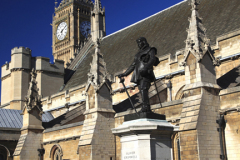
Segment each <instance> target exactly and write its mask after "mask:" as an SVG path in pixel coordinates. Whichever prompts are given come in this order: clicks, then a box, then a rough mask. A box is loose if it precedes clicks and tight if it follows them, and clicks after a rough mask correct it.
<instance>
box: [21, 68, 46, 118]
mask: <svg viewBox="0 0 240 160" xmlns="http://www.w3.org/2000/svg"><path fill="white" fill-rule="evenodd" d="M36 76H37V73H36V71H35V70H34V69H33V70H32V72H31V82H30V85H29V89H28V94H27V97H26V98H25V106H24V109H23V111H24V110H25V109H27V111H28V112H30V111H31V110H32V109H33V108H35V107H36V108H37V109H38V110H39V111H40V114H42V113H43V112H42V103H41V98H42V97H41V96H40V95H39V94H38V88H37V81H36Z"/></svg>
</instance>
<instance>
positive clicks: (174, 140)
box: [172, 133, 181, 160]
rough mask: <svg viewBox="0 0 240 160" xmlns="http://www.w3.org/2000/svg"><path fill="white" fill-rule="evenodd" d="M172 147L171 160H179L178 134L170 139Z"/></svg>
mask: <svg viewBox="0 0 240 160" xmlns="http://www.w3.org/2000/svg"><path fill="white" fill-rule="evenodd" d="M172 146H173V157H174V158H173V159H174V160H181V154H180V152H181V151H180V138H179V134H178V133H175V134H174V135H173V137H172Z"/></svg>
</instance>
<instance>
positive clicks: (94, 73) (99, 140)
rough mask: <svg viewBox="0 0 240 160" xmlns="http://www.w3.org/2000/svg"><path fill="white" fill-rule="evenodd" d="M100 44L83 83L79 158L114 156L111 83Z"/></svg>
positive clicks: (104, 159) (99, 159) (107, 157)
mask: <svg viewBox="0 0 240 160" xmlns="http://www.w3.org/2000/svg"><path fill="white" fill-rule="evenodd" d="M99 45H100V44H99V43H96V44H95V53H94V55H93V60H92V63H91V69H90V72H89V73H88V84H87V86H86V90H85V93H86V97H87V98H86V111H85V113H84V115H85V120H84V124H83V129H82V133H81V137H80V140H79V144H78V153H79V157H80V158H79V159H80V160H96V159H97V160H108V159H109V160H111V159H114V157H115V143H114V141H115V140H114V135H113V134H112V132H111V128H114V115H115V112H114V110H113V109H112V97H111V85H110V84H109V81H108V73H107V70H106V64H105V62H104V60H103V56H102V54H101V53H100V46H99Z"/></svg>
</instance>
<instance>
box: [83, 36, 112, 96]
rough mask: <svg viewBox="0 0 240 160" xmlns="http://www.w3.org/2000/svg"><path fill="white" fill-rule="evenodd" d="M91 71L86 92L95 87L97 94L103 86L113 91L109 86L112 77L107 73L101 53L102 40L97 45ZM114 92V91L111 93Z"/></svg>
mask: <svg viewBox="0 0 240 160" xmlns="http://www.w3.org/2000/svg"><path fill="white" fill-rule="evenodd" d="M90 66H91V69H90V72H89V73H88V84H87V87H86V92H87V90H88V89H89V86H90V85H92V86H93V87H94V90H95V92H97V91H98V90H99V89H100V88H101V87H102V85H103V84H106V85H107V86H108V88H109V89H110V91H111V85H109V81H108V79H109V78H108V77H109V76H110V75H109V73H108V72H107V68H106V63H105V62H104V59H103V55H102V54H101V51H100V40H99V39H98V41H97V42H96V43H95V53H94V55H93V60H92V63H91V64H90ZM111 92H112V91H111Z"/></svg>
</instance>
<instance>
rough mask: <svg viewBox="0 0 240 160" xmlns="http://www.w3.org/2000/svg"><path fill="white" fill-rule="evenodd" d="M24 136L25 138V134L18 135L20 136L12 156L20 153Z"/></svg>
mask: <svg viewBox="0 0 240 160" xmlns="http://www.w3.org/2000/svg"><path fill="white" fill-rule="evenodd" d="M26 138H27V134H23V135H21V136H20V138H19V140H18V144H17V147H16V149H15V151H14V154H13V155H14V156H18V155H20V153H21V150H22V147H23V145H24V142H25V140H26Z"/></svg>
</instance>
